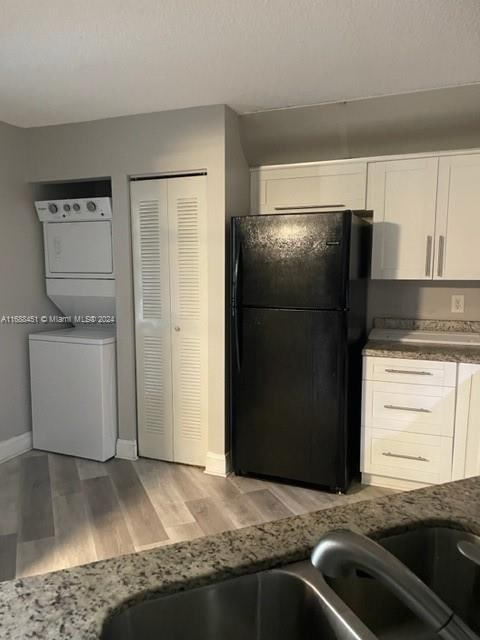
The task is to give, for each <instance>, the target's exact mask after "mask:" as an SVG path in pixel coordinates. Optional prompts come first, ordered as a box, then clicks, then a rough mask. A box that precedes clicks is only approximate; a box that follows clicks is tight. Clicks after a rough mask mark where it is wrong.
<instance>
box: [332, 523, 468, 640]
mask: <svg viewBox="0 0 480 640" xmlns="http://www.w3.org/2000/svg"><path fill="white" fill-rule="evenodd" d="M461 540H469V541H471V542H475V543H477V544H480V539H479V538H477V537H476V536H473V535H471V534H467V533H463V532H461V531H456V530H454V529H447V528H443V527H439V528H433V527H432V528H430V527H429V528H421V529H415V530H413V531H409V532H406V533H402V534H400V535H396V536H391V537H388V538H385V539H384V540H382V541H381V544H382V546H383V547H385V548H386V549H387V550H388V551H390V552H391V553H392V554H393V555H394V556H396V557H397V558H398V559H399V560H400V561H401V562H403V564H405V565H406V566H407V567H408V568H409V569H411V570H412V571H413V572H414V573H415V574H416V575H417V576H418V577H419V578H420V579H421V580H422V581H423V582H424V583H425V584H426V585H427V586H429V587H430V588H431V589H432V591H434V592H435V593H436V594H437V595H438V596H439V597H440V598H441V599H442V600H443V601H444V602H445V603H446V604H447V605H448V606H449V607H450V608H451V609H452V610H453V612H454V613H456V614H457V615H458V616H459V617H460V618H462V620H463V621H464V622H466V623H467V625H468V626H469V627H470V628H471V629H472V630H473V631H475V632H476V633H477V634H480V567H479V566H478V565H476V564H475V563H474V562H472V561H471V560H469V559H467V558H465V557H464V556H463V555H462V554H461V553H460V552H459V550H458V549H457V543H458V542H459V541H461ZM327 582H328V584H329V585H330V586H331V587H332V588H333V590H334V591H335V593H336V594H337V595H339V596H340V597H341V598H342V600H343V601H344V602H345V603H346V604H347V605H348V606H349V607H350V608H351V610H352V611H353V612H354V613H356V615H357V616H358V617H359V618H360V619H361V620H362V621H363V622H364V623H365V624H366V626H367V627H368V628H369V629H370V630H371V631H373V633H374V635H376V636H377V637H378V638H380V639H381V640H393V639H395V640H396V639H397V638H398V639H400V638H402V639H403V638H408V639H409V640H420V639H421V640H430V638H432V639H433V638H437V637H438V636H436V635H432V634H431V633H429V631H428V629H427V628H426V627H425V625H423V624H422V623H421V622H420V621H419V620H418V619H416V618H415V616H414V615H413V614H412V613H411V612H410V611H409V609H407V608H406V607H405V606H404V605H402V604H401V603H400V601H399V600H398V599H396V598H395V597H394V596H393V595H392V593H391V592H389V591H387V589H386V588H385V587H384V586H382V585H381V584H380V583H379V582H378V581H377V580H373V579H371V578H368V577H366V576H357V577H349V578H341V579H338V578H335V579H333V580H332V579H327Z"/></svg>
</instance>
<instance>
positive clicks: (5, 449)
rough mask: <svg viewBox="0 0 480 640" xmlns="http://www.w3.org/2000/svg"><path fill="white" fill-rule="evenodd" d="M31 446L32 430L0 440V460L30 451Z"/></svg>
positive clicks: (3, 460)
mask: <svg viewBox="0 0 480 640" xmlns="http://www.w3.org/2000/svg"><path fill="white" fill-rule="evenodd" d="M31 448H32V432H31V431H26V432H25V433H22V434H21V435H19V436H15V437H14V438H10V440H4V441H3V442H0V462H5V461H6V460H10V458H15V457H16V456H19V455H21V454H22V453H26V452H27V451H30V450H31Z"/></svg>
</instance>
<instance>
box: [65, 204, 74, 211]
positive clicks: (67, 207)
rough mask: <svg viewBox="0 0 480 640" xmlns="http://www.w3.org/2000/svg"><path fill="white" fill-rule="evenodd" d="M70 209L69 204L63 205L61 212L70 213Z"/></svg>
mask: <svg viewBox="0 0 480 640" xmlns="http://www.w3.org/2000/svg"><path fill="white" fill-rule="evenodd" d="M71 208H72V207H71V206H70V205H69V204H64V205H63V210H64V211H70V209H71Z"/></svg>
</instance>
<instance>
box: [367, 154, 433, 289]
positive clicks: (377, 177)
mask: <svg viewBox="0 0 480 640" xmlns="http://www.w3.org/2000/svg"><path fill="white" fill-rule="evenodd" d="M437 173H438V158H434V157H432V158H413V159H408V160H393V161H389V162H374V163H372V164H370V165H369V167H368V187H367V209H373V215H374V227H373V254H372V278H376V279H387V280H388V279H399V280H431V279H432V273H433V251H434V235H435V204H436V191H437Z"/></svg>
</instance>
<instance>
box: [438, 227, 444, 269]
mask: <svg viewBox="0 0 480 640" xmlns="http://www.w3.org/2000/svg"><path fill="white" fill-rule="evenodd" d="M444 250H445V236H440V237H439V238H438V268H437V276H443V252H444Z"/></svg>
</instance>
